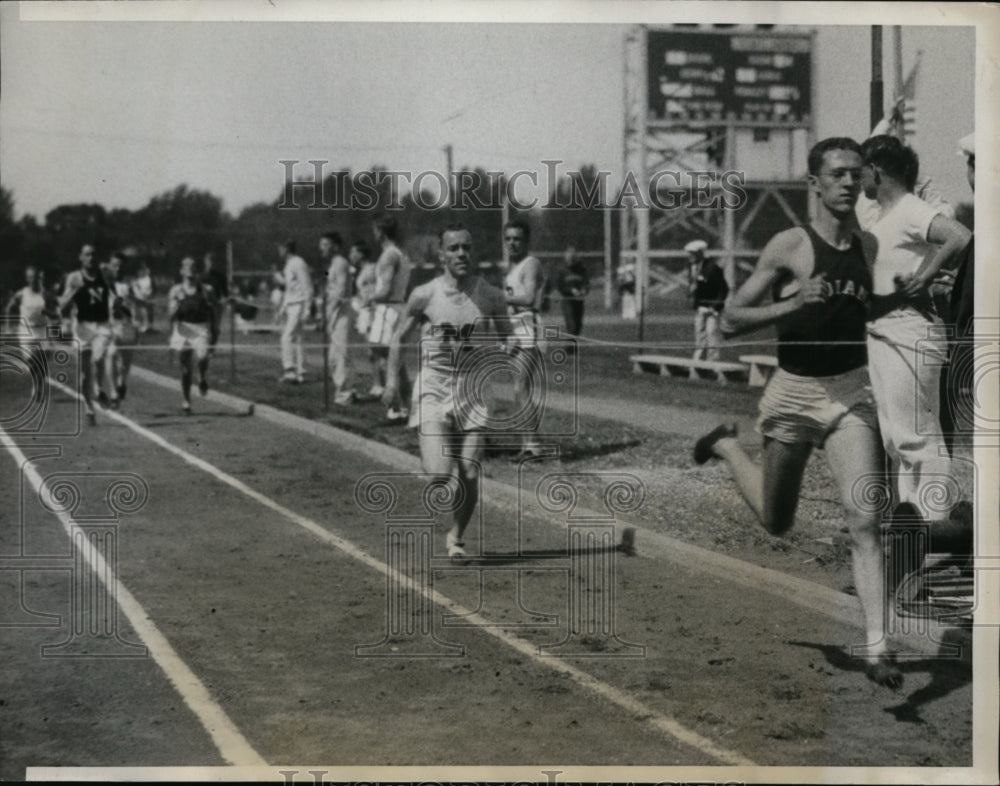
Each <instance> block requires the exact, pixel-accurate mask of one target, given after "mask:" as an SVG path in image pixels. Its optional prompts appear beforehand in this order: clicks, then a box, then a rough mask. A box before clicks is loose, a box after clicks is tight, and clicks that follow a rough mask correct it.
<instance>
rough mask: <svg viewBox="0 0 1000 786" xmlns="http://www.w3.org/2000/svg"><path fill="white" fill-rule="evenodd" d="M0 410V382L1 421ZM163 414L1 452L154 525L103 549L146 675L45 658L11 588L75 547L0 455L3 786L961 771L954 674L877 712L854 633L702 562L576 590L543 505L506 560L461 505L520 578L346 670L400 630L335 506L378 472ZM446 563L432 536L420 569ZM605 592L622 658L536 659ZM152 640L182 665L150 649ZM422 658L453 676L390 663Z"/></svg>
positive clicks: (55, 598)
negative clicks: (594, 768)
mask: <svg viewBox="0 0 1000 786" xmlns="http://www.w3.org/2000/svg"><path fill="white" fill-rule="evenodd" d="M12 391H13V392H12ZM17 394H18V391H17V389H16V385H14V386H11V384H10V383H7V382H6V380H5V388H4V391H3V393H2V395H3V396H6V397H8V405H9V402H10V398H9V397H10V396H11V395H17ZM177 398H178V396H177V393H176V392H175V391H173V390H171V391H166V390H164V389H162V388H161V387H158V386H156V385H152V384H149V383H148V382H143V381H140V380H138V379H134V380H133V382H132V386H131V390H130V394H129V398H128V401H127V405H126V407H125V408H124V409H123V410H122V413H121V414H122V415H123V416H124V417H125V418H127V419H129V421H130V422H134V423H135V424H138V426H139V427H140V428H139V429H138V430H133V429H130V428H129V427H128V426H127V425H126V424H125V423H124V422H122V421H120V420H116V419H114V418H112V417H111V416H109V415H99V418H100V424H99V425H98V426H97V427H96V428H86V427H84V429H83V431H82V433H81V434H80V436H79V437H75V438H70V439H48V440H46V439H43V438H37V439H33V440H20V441H19V446H20V447H19V450H20V451H21V452H22V453H23V454H24V456H25V457H26V458H28V459H32V458H33V457H35V456H38V455H40V454H44V453H45V452H49V453H51V450H49V451H46V450H45V449H44V448H43V447H42V446H46V445H52V444H58V445H61V448H62V450H61V452H62V455H61V456H60V457H48V458H39V459H38V460H36V461H33V462H31V464H30V466H32V467H34V468H36V469H37V472H38V475H39V476H40V479H45V478H47V477H48V476H50V475H51V474H52V473H56V472H58V473H68V474H69V476H70V477H71V479H73V480H74V482H75V483H76V484H77V485H78V486H79V487H80V489H81V491H82V502H81V503H80V508H79V509H78V510H77V512H76V518H77V520H81V517H82V516H84V515H86V514H88V513H89V514H94V515H105V516H106V515H107V512H108V511H107V507H106V504H105V502H104V501H103V495H104V491H105V489H106V486H107V479H106V478H104V477H103V476H101V475H100V474H99V473H111V474H116V473H117V474H119V475H120V474H122V473H132V474H134V475H137V476H139V477H140V478H142V479H143V480H144V481H145V484H146V485H147V486H148V490H149V498H148V502H147V503H146V504H145V505H144V506H142V507H141V509H140V510H138V511H136V512H134V513H130V514H126V515H123V516H122V518H121V523H120V526H119V527H118V529H117V533H118V564H119V578H120V582H121V585H122V586H123V587H124V588H125V590H126V591H127V592H128V593H129V594H130V599H132V600H134V604H135V608H136V609H138V610H139V613H138V616H137V619H140V618H142V619H143V620H144V623H143V625H144V626H145V627H143V630H144V632H140V631H138V630H136V628H135V626H133V625H132V624H130V623H129V622H128V620H127V619H126V616H125V614H124V612H123V611H122V610H119V611H118V615H117V617H118V633H119V636H120V638H121V639H123V640H125V641H127V642H135V643H145V644H147V645H149V646H150V652H149V656H148V657H138V658H136V657H132V658H121V659H107V658H104V659H95V658H86V657H85V658H65V657H42V655H41V652H40V648H41V647H42V646H43V645H57V644H59V643H60V642H63V641H64V640H65V639H66V638H67V636H68V634H69V624H70V623H69V620H70V618H71V617H70V613H69V609H70V605H69V604H70V602H69V597H70V576H71V572H70V571H69V570H65V569H63V570H60V569H57V568H51V567H47V568H43V569H27V568H25V569H24V570H14V569H11V568H12V566H13V562H12V561H11V558H12V556H13V555H19V554H20V555H31V556H37V555H50V556H51V557H52V558H53V559H54V560H58V558H59V557H60V556H61V557H63V559H64V562H65V556H66V555H68V554H70V547H69V540H68V537H67V533H66V530H65V529H64V525H63V523H62V522H61V521H60V519H59V518H58V517H57V516H56V515H54V514H53V513H52V512H51V511H49V510H46V509H45V508H44V507H43V505H42V503H41V502H40V500H39V496H38V494H37V493H35V491H34V489H33V487H32V483H31V478H30V472H28V471H22V472H18V471H16V470H17V464H15V459H14V457H15V455H16V452H15V451H12V449H10V448H9V447H8V448H7V449H5V451H4V452H5V453H6V454H8V455H5V456H4V457H3V461H4V462H5V464H4V469H3V471H2V473H0V506H2V507H0V510H3V511H4V512H5V513H4V524H3V527H2V528H0V560H4V559H6V560H7V561H6V562H0V568H7V569H5V570H0V622H3V623H5V624H6V627H4V628H3V630H2V636H0V676H2V679H0V778H4V779H21V778H23V777H24V774H25V767H27V766H148V765H161V766H162V765H204V766H220V765H224V764H261V763H267V764H268V765H275V766H277V765H281V764H285V763H294V762H309V763H316V762H321V763H334V764H336V765H343V766H348V765H456V766H457V765H465V766H468V765H498V766H499V765H546V764H575V765H661V766H674V765H697V766H707V765H720V764H732V765H741V764H746V765H749V764H757V765H782V766H784V765H807V766H928V767H941V766H950V767H963V766H970V765H971V763H972V762H971V750H972V748H971V739H972V715H971V711H972V685H971V669H970V667H969V664H968V662H967V661H962V660H938V659H933V658H928V657H924V658H917V659H914V660H912V661H908V662H906V663H905V664H904V670H905V672H906V685H905V686H904V689H903V691H901V692H900V693H896V694H894V693H892V692H890V691H888V690H887V689H885V688H880V687H877V686H875V685H873V684H871V683H870V682H868V681H866V679H865V678H864V676H863V673H862V671H861V668H860V663H859V662H858V661H856V660H852V659H851V658H849V657H847V656H846V655H845V654H844V648H845V647H847V646H849V645H850V644H852V643H856V642H858V641H859V632H858V631H857V630H856V629H855V628H853V627H851V626H848V625H846V624H843V623H841V622H835V621H833V620H832V619H830V618H828V617H825V616H823V615H821V614H817V613H816V612H810V611H807V610H805V609H804V608H802V607H801V606H799V605H796V604H795V603H791V602H788V603H785V602H779V601H777V600H776V598H775V596H774V594H773V593H767V592H761V591H755V590H753V589H748V588H747V587H746V586H743V585H740V584H737V583H733V582H729V581H726V580H723V579H720V578H718V577H717V576H716V577H713V576H711V575H709V574H706V573H704V572H701V571H699V570H698V566H697V565H694V564H693V565H691V566H690V567H685V566H679V565H677V564H670V565H665V564H664V563H663V562H662V561H660V560H657V559H654V558H652V557H650V556H648V555H644V554H643V551H642V543H641V542H640V543H639V544H638V554H637V555H636V556H631V557H630V556H626V555H624V554H622V553H616V552H605V553H596V554H592V555H591V556H592V557H593V558H594V559H597V560H598V561H600V560H601V559H603V560H604V562H601V563H600V564H601V565H610V566H611V569H612V572H613V587H612V586H609V585H604V586H603V588H602V587H601V586H599V585H593V584H588V585H587V586H582V587H581V586H577V587H576V590H575V592H574V590H573V586H574V585H573V584H572V582H574V581H575V582H576V584H577V585H580V583H581V579H580V575H579V574H578V573H576V572H572V571H570V570H569V569H568V568H567V565H568V564H569V563H568V562H567V558H566V557H565V550H566V526H567V524H566V517H565V515H563V516H559V515H556V514H553V513H546V512H545V511H543V510H541V509H540V508H538V507H537V505H536V506H534V507H532V506H531V505H526V506H525V509H524V511H523V515H522V517H521V519H522V520H521V522H520V526H521V536H520V538H521V542H520V545H519V544H518V537H517V519H518V516H517V512H516V510H513V509H511V507H510V506H509V505H496V504H493V503H491V502H490V501H489V500H487V501H486V504H485V505H483V506H481V509H482V514H483V521H482V528H483V529H482V531H483V532H485V533H487V534H486V542H485V551H486V552H488V553H490V554H493V555H504V554H506V555H510V554H511V553H512V552H515V551H518V550H519V549H520V550H521V552H522V556H521V557H518V558H516V559H514V558H510V557H508V558H506V560H504V559H502V558H500V557H498V558H497V559H496V561H495V563H494V564H493V568H492V569H490V570H483V571H481V572H480V571H475V570H448V569H444V570H437V569H435V570H433V571H432V572H431V574H430V578H431V580H432V582H433V586H432V587H426V593H427V594H425V595H419V594H413V595H411V596H409V597H411V598H415V599H416V600H414V601H413V602H414V606H413V607H412V608H409V607H408V608H407V609H404V610H402V611H401V612H400V616H399V619H402V620H403V621H404V627H405V625H406V622H405V620H406V619H407V618H409V619H410V623H409V625H410V626H411V627H412V626H414V625H415V626H416V628H417V630H418V631H419V629H420V624H426V625H429V626H431V627H432V629H433V631H434V634H435V636H436V639H437V640H436V641H435V640H434V639H431V638H430V637H421V636H417V637H408V636H406V635H401V636H394V637H390V640H388V641H385V642H384V646H383V647H382V648H381V649H380V650H378V651H379V652H382V653H384V654H388V655H390V656H393V657H358V656H357V653H356V647H357V646H358V645H368V644H378V643H380V642H383V639H385V637H386V631H387V625H388V624H389V623H390V619H396V618H393V617H391V615H390V614H389V612H387V597H394V593H392V592H390V591H389V586H388V582H389V579H388V578H387V575H386V572H385V567H384V561H385V560H386V556H387V555H386V550H387V525H386V520H385V515H384V514H378V513H370V512H365V511H364V510H362V509H361V508H360V507H359V504H358V503H357V502H356V500H355V484H356V483H357V481H358V480H359V478H361V477H362V476H364V475H366V474H369V473H393V472H396V473H398V469H394V468H392V467H387V466H379V465H378V464H377V463H375V462H373V461H372V460H371V459H370V458H367V457H364V456H360V455H358V454H357V453H352V452H350V451H348V450H345V449H343V448H342V447H338V446H337V445H335V444H332V443H331V442H329V441H327V440H321V439H319V438H317V437H310V436H307V435H304V434H302V433H301V432H298V431H292V430H289V429H287V428H284V427H282V426H280V425H276V424H274V423H270V422H267V421H265V420H264V419H262V418H259V417H246V416H242V415H241V414H239V413H238V412H236V411H235V410H233V409H232V408H229V407H227V406H224V405H222V404H220V403H216V402H212V401H196V402H195V405H196V414H195V415H194V416H192V417H188V418H184V417H182V416H181V415H180V414H179V412H178V410H177ZM75 411H76V404H75V403H74V401H73V399H72V398H70V397H69V396H67V395H65V394H61V393H60V394H56V396H55V399H54V401H53V403H52V408H51V411H50V413H49V421H50V422H51V423H52V424H56V425H60V424H61V425H63V426H65V425H67V424H69V422H70V421H71V419H72V417H73V414H74V412H75ZM154 439H159V440H163V441H165V442H166V443H168V444H169V445H170V446H173V448H174V450H173V452H171V450H169V449H168V448H167V447H166V446H164V445H163V444H157V443H156V442H155V441H153V440H154ZM179 452H180V453H182V455H180V454H179ZM185 457H188V458H185ZM541 475H542V472H541V471H538V472H537V473H536V474H535V475H533V476H530V477H529V478H528V481H527V482H529V483H530V484H533V483H535V482H536V481H537V480H538V478H539V477H541ZM393 482H394V483H395V484H396V487H397V489H398V492H399V506H398V508H397V509H394V513H393V515H398V516H403V517H406V516H411V517H412V516H414V515H418V514H419V510H418V506H417V505H416V503H415V501H414V500H415V499H416V497H415V495H416V494H417V493H418V492H419V490H420V489H421V488H422V486H421V485H420V484H421V479H420V478H406V477H401V478H397V479H396V480H395V481H393ZM102 484H103V485H102ZM241 484H242V485H241ZM529 490H530V491H531V492H532V494H533V493H534V486H533V485H532V486H531V487H530V489H529ZM529 496H530V495H529ZM15 514H16V515H15ZM618 535H619V536H620V532H619V533H618ZM442 540H443V538H442V535H441V531H440V530H438V534H437V536H436V537H435V539H434V548H435V557H434V559H435V560H436V561H435V562H434V565H435V566H438V565H439V563H440V553H439V552H440V550H441V548H442V542H441V541H442ZM470 545H471V550H472V551H473V552H474V553H479V550H480V547H481V546H482V544H481V543H479V542H476V539H475V538H473V539H472V542H471V544H470ZM524 554H527V557H525V556H524ZM396 556H397V557H398V554H397V555H396ZM532 557H534V559H533V560H532V559H531V558H532ZM519 560H520V561H519ZM391 562H392V563H393V566H394V567H395V568H398V569H400V570H404V571H405V570H406V569H407V566H406V564H405V560H400V559H394V560H391ZM24 564H25V565H28V563H27V562H25V563H24ZM38 564H40V563H38ZM60 564H62V563H60ZM501 568H502V569H501ZM413 575H415V576H416V577H417V578H416V579H415V581H416V582H417V584H420V586H426V580H427V578H428V576H427V575H425V574H423V573H421V572H420V571H419V570H415V571H413ZM480 577H481V578H480ZM518 581H519V582H520V585H521V593H520V604H518V602H516V599H517V598H518V592H517V588H516V584H517V582H518ZM421 582H423V583H421ZM431 592H436V593H440V595H439V596H436V597H437V599H438V600H439V601H440V602H441V603H442V604H452V608H451V610H450V611H449V610H447V609H446V608H444V606H442V605H440V604H431V603H430V602H429V600H427V597H428V595H429V593H431ZM600 593H603V594H604V596H605V597H607V598H610V597H612V596H613V598H614V613H613V626H614V629H615V632H616V634H617V640H615V639H613V638H608V637H605V636H603V635H601V630H597V631H596V632H594V631H591V632H590V633H589V634H588V635H585V636H580V637H576V638H574V639H571V640H570V641H569V642H567V645H568V646H569V647H570V651H571V652H572V653H573V654H574V655H586V656H590V657H567V658H561V657H551V656H540V655H539V654H538V653H539V646H540V645H541V646H545V645H554V644H559V643H560V642H562V641H563V640H564V639H566V637H567V630H568V624H569V623H568V622H567V620H568V619H569V618H570V617H571V615H572V611H573V608H568V604H569V603H570V602H571V600H572V599H573V598H576V599H577V600H581V599H583V600H582V601H581V602H588V603H593V602H599V601H600V600H601V598H600V597H595V596H596V595H597V594H600ZM22 595H23V597H21V596H22ZM121 599H122V598H121V596H119V600H120V601H121ZM26 609H27V610H30V611H26ZM476 610H478V615H477V616H474V617H472V618H466V622H467V623H468V624H466V625H465V626H456V625H454V624H453V623H455V622H461V619H460V618H458V617H455V616H453V615H455V614H462V613H467V612H472V611H476ZM43 614H48V615H61V622H59V623H58V626H57V627H53V626H52V625H51V624H50V626H49V627H26V626H25V623H28V622H35V623H37V622H40V621H45V620H48V621H49V622H52V619H53V618H52V617H42V616H40V615H43ZM449 615H451V616H449ZM147 616H148V620H147V619H145V618H146V617H147ZM445 617H448V619H447V620H445ZM602 619H604V620H605V621H606V622H607V621H608V620H609V619H611V617H610V616H607V615H606V616H605V617H603V618H602ZM545 620H548V622H549V623H550V625H549V626H548V627H541V626H539V622H540V621H545ZM445 622H448V623H449V624H448V625H447V626H445ZM149 623H151V624H152V631H153V632H152V633H150V631H149V630H148V629H147V628H149ZM495 623H501V625H500V626H498V625H496V624H495ZM512 623H523V624H524V627H521V628H514V627H510V625H511V624H512ZM137 624H138V623H137ZM504 625H505V626H506V627H505V626H504ZM154 634H162V642H160V644H165V645H166V646H167V647H168V648H169V649H170V650H171V651H172V653H173V654H174V655H175V656H176V658H175V659H171V658H170V657H169V653H168V654H167V655H164V654H163V652H164V651H163V650H162V648H160V649H158V647H160V645H159V644H158V645H157V646H156V647H154V646H152V645H150V642H151V641H160V640H159V639H157V638H156V635H154ZM147 636H152V638H148V639H147ZM441 642H444V643H446V644H447V645H453V646H451V647H449V648H448V649H447V650H446V652H447V653H448V654H449V655H450V656H449V657H400V656H405V655H412V654H413V653H414V652H423V651H426V650H428V649H434V648H438V649H442V650H444V649H445V648H444V645H443V644H441ZM631 645H639V646H641V649H640V648H639V646H631ZM463 649H464V654H463ZM120 651H121V652H124V651H125V650H124V647H122V648H121V649H120ZM129 652H132V651H131V650H129ZM543 652H549V650H543ZM369 654H370V653H369ZM622 655H632V656H633V657H615V656H622ZM154 656H156V657H154ZM164 664H165V665H164ZM168 675H169V676H168ZM178 685H181V686H183V691H182V690H180V689H179V688H178ZM199 690H201V691H204V692H205V693H204V694H199V693H198V691H199ZM192 696H193V697H194V698H191V697H192ZM199 696H201V698H198V697H199ZM186 697H187V698H186ZM192 705H193V706H192ZM213 713H214V714H213ZM227 723H230V724H231V726H227V725H226V724H227ZM220 724H221V725H220ZM207 727H208V728H212V729H214V734H210V733H209V731H208V729H207ZM220 729H221V730H220ZM542 777H543V776H538V779H542Z"/></svg>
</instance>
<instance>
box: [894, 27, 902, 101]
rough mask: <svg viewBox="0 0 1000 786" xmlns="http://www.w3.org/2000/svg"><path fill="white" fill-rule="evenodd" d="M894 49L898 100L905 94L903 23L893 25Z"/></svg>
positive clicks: (895, 96) (895, 91)
mask: <svg viewBox="0 0 1000 786" xmlns="http://www.w3.org/2000/svg"><path fill="white" fill-rule="evenodd" d="M892 51H893V66H894V68H895V72H896V73H895V77H896V80H895V81H896V86H895V89H894V92H893V100H896V101H898V100H899V99H900V98H901V97H902V96H903V28H902V26H901V25H893V26H892Z"/></svg>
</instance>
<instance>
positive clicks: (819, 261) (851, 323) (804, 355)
mask: <svg viewBox="0 0 1000 786" xmlns="http://www.w3.org/2000/svg"><path fill="white" fill-rule="evenodd" d="M803 229H805V230H806V233H807V234H808V235H809V241H810V243H811V244H812V248H813V257H814V260H815V262H814V265H813V272H812V275H813V276H818V275H822V276H823V277H824V279H825V281H826V287H827V290H826V291H827V295H828V297H827V299H826V301H825V302H823V303H807V304H806V305H805V306H803V307H802V308H800V309H799V310H798V311H796V312H794V313H792V314H789V315H788V316H786V317H784V318H782V319H780V320H779V321H778V324H777V329H778V342H779V343H778V365H779V366H780V367H781V368H783V369H784V370H785V371H789V372H791V373H792V374H798V375H799V376H803V377H829V376H832V375H834V374H843V373H845V372H847V371H852V370H854V369H856V368H860V367H861V366H864V365H865V364H866V363H867V362H868V352H867V349H866V346H865V342H866V334H865V322H866V320H867V304H868V300H869V298H870V297H871V291H872V279H871V273H870V272H869V270H868V265H867V263H866V262H865V257H864V254H863V253H862V251H861V240H860V238H858V237H857V235H855V236H853V237H852V238H851V246H850V248H847V249H844V250H841V249H837V248H834V247H833V246H831V245H830V244H829V243H827V242H826V241H825V240H823V238H821V237H820V236H819V235H818V234H817V233H816V230H814V229H813V228H812V227H811V226H805V227H803ZM779 299H780V298H779V297H778V295H777V291H776V292H775V300H779Z"/></svg>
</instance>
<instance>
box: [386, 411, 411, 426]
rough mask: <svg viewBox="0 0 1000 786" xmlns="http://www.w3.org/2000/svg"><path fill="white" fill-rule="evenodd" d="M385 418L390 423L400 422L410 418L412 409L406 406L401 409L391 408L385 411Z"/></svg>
mask: <svg viewBox="0 0 1000 786" xmlns="http://www.w3.org/2000/svg"><path fill="white" fill-rule="evenodd" d="M385 418H386V420H388V421H389V422H390V423H399V422H400V421H403V420H409V418H410V411H409V410H408V409H407V408H406V407H400V408H399V409H394V408H392V407H390V408H389V411H388V412H386V413H385Z"/></svg>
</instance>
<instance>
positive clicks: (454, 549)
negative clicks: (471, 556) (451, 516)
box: [445, 530, 465, 562]
mask: <svg viewBox="0 0 1000 786" xmlns="http://www.w3.org/2000/svg"><path fill="white" fill-rule="evenodd" d="M445 546H446V547H447V549H448V558H449V559H452V560H455V561H456V562H459V561H462V560H464V559H465V542H464V541H461V540H459V539H458V536H457V535H456V534H455V533H454V532H451V531H450V530H449V532H448V535H447V536H446V537H445Z"/></svg>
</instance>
